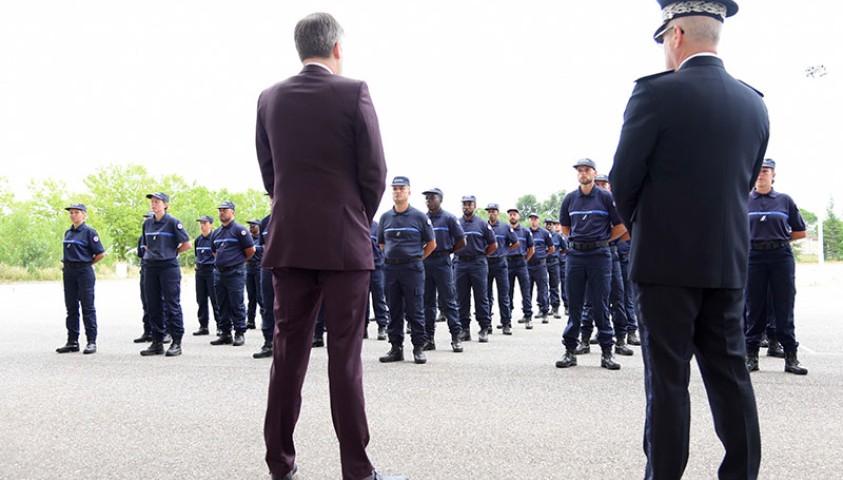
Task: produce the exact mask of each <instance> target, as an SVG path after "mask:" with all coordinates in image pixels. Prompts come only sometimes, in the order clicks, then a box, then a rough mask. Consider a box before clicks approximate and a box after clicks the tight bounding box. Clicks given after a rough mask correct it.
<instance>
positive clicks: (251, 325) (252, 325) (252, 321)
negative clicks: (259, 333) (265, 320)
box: [246, 318, 255, 330]
mask: <svg viewBox="0 0 843 480" xmlns="http://www.w3.org/2000/svg"><path fill="white" fill-rule="evenodd" d="M246 328H248V329H249V330H254V329H255V319H254V318H250V319H248V320H246Z"/></svg>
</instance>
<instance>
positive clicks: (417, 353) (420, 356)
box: [413, 347, 427, 365]
mask: <svg viewBox="0 0 843 480" xmlns="http://www.w3.org/2000/svg"><path fill="white" fill-rule="evenodd" d="M413 363H417V364H419V365H422V364H425V363H427V355H425V354H424V349H423V348H422V347H413Z"/></svg>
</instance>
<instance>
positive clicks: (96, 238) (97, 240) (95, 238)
mask: <svg viewBox="0 0 843 480" xmlns="http://www.w3.org/2000/svg"><path fill="white" fill-rule="evenodd" d="M99 241H100V237H98V236H96V235H94V243H97V242H99Z"/></svg>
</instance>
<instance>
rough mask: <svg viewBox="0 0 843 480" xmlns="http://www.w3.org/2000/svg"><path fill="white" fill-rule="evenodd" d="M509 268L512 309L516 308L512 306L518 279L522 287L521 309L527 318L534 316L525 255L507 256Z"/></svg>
mask: <svg viewBox="0 0 843 480" xmlns="http://www.w3.org/2000/svg"><path fill="white" fill-rule="evenodd" d="M506 261H507V269H508V270H509V299H510V302H509V303H510V306H511V307H512V308H511V310H515V307H514V306H512V299H513V298H515V297H513V294H514V293H515V280H516V279H517V280H518V286H519V288H520V289H521V290H520V292H521V311H522V313H523V314H524V317H525V318H529V317H532V316H533V305H532V304H533V301H532V295H531V294H530V272H529V271H528V270H527V260H525V259H524V257H523V256H521V255H517V256H509V257H506Z"/></svg>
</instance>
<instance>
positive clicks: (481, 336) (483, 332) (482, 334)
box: [477, 328, 489, 343]
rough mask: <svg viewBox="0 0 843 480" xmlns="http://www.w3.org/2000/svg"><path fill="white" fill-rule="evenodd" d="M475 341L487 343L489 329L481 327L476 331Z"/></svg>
mask: <svg viewBox="0 0 843 480" xmlns="http://www.w3.org/2000/svg"><path fill="white" fill-rule="evenodd" d="M477 341H478V342H480V343H489V330H488V329H486V328H481V329H480V331H479V332H477Z"/></svg>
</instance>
